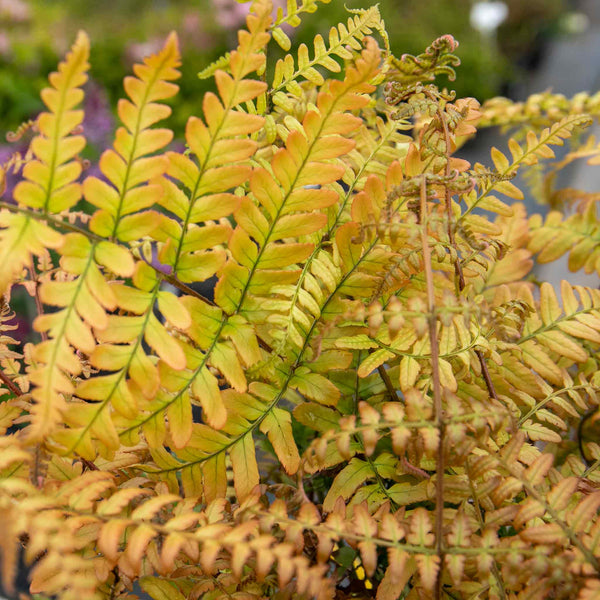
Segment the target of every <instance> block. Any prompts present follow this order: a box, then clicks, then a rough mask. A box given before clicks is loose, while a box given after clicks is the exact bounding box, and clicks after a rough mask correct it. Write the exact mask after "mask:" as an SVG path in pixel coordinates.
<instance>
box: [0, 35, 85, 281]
mask: <svg viewBox="0 0 600 600" xmlns="http://www.w3.org/2000/svg"><path fill="white" fill-rule="evenodd" d="M88 56H89V40H88V38H87V36H86V35H85V34H84V33H83V32H81V33H79V35H78V36H77V40H76V41H75V43H74V44H73V47H72V48H71V51H70V52H69V54H68V55H67V57H66V60H65V61H64V62H62V63H60V65H59V67H58V71H57V72H55V73H52V74H51V75H50V78H49V80H50V85H51V87H48V88H45V89H44V90H43V91H42V100H43V101H44V104H45V105H46V107H47V109H48V111H47V112H43V113H41V114H40V116H39V117H38V121H37V129H38V131H39V134H38V135H37V136H36V137H34V139H33V140H32V142H31V150H32V158H31V160H28V161H27V163H26V164H25V167H24V169H23V176H24V178H25V181H22V182H20V183H19V184H17V186H16V187H15V190H14V200H15V202H16V203H17V206H18V207H22V208H26V209H34V210H35V211H40V218H41V217H42V215H44V214H49V213H59V212H62V211H63V210H66V209H69V208H72V207H73V206H74V205H75V204H76V203H77V202H78V201H79V199H80V197H81V186H80V185H79V184H78V183H76V180H77V179H78V178H79V175H80V174H81V162H80V161H77V160H75V157H76V156H77V155H78V154H79V152H81V150H83V148H84V146H85V138H84V137H83V136H82V135H79V134H78V133H74V131H77V130H78V129H79V127H80V125H81V122H82V120H83V111H81V110H75V108H76V106H77V105H78V104H80V103H81V101H82V100H83V91H82V90H81V89H80V88H81V86H82V85H83V84H84V83H85V82H86V80H87V75H86V71H87V69H88V68H89V64H88V62H87V60H88ZM0 227H1V230H0V259H1V261H2V262H1V263H0V292H3V291H4V290H6V287H7V286H8V285H9V283H10V282H11V280H12V279H13V278H14V277H15V276H17V275H19V273H20V272H21V271H22V269H23V267H24V266H25V265H27V264H29V260H30V258H29V257H30V256H31V254H35V255H38V256H39V255H41V254H42V253H43V251H44V248H46V247H47V248H54V249H55V248H58V247H59V246H60V245H61V243H62V239H61V236H60V235H59V234H58V233H56V232H54V231H53V230H51V229H50V228H49V227H48V226H47V225H44V224H43V223H38V222H35V221H34V220H33V217H32V216H31V215H30V214H29V213H28V212H27V211H24V212H23V213H22V214H19V213H18V212H16V213H13V214H9V213H8V212H7V210H6V209H4V210H3V211H2V213H1V214H0Z"/></svg>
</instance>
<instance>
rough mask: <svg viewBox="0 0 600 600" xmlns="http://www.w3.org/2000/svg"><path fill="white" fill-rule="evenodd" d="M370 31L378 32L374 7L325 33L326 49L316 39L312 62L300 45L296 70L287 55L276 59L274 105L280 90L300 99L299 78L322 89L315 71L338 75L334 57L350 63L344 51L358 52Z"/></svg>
mask: <svg viewBox="0 0 600 600" xmlns="http://www.w3.org/2000/svg"><path fill="white" fill-rule="evenodd" d="M373 29H381V16H380V14H379V9H378V8H377V7H376V6H372V7H371V8H369V9H366V10H363V11H360V12H359V14H357V15H356V16H354V17H349V18H348V22H347V24H346V25H344V24H343V23H340V24H339V25H338V26H337V27H332V28H331V29H330V31H329V40H328V42H329V43H328V47H327V46H326V45H325V42H324V40H323V37H322V36H321V35H317V36H316V37H315V39H314V42H313V44H314V58H312V59H311V58H310V56H309V52H308V48H307V46H306V45H305V44H301V45H300V47H299V48H298V66H297V68H296V66H295V64H294V59H293V57H292V55H291V54H287V55H286V57H285V58H284V59H279V60H278V61H277V64H276V65H275V73H274V75H273V83H272V84H271V87H270V90H269V94H271V95H272V96H273V102H274V103H275V104H278V98H279V96H278V94H279V93H280V91H281V90H283V89H285V90H287V92H289V93H291V94H293V95H295V96H298V97H301V96H302V95H303V94H302V90H301V88H300V86H299V83H298V81H299V79H300V78H303V79H306V80H308V81H310V82H312V83H314V84H316V85H322V84H323V82H324V78H323V76H322V75H321V73H320V72H319V71H318V70H317V69H316V68H315V67H323V68H324V69H326V70H327V71H330V72H332V73H339V72H340V71H341V66H340V64H339V63H338V61H337V60H336V59H335V58H334V57H337V58H338V59H339V58H341V59H342V60H350V59H352V52H351V51H350V50H349V49H348V48H352V49H353V50H360V49H361V42H362V41H363V39H364V38H365V37H366V36H367V35H369V34H371V33H372V31H373Z"/></svg>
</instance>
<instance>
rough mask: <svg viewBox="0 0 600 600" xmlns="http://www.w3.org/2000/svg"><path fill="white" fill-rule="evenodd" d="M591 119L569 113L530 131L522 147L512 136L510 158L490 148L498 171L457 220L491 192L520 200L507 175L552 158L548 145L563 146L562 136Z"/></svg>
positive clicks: (510, 175) (589, 121) (462, 217)
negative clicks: (541, 129)
mask: <svg viewBox="0 0 600 600" xmlns="http://www.w3.org/2000/svg"><path fill="white" fill-rule="evenodd" d="M590 123H591V120H590V117H589V116H587V115H572V116H567V117H565V118H564V119H562V120H560V121H559V122H557V123H554V125H552V126H551V127H549V128H546V129H544V130H543V131H542V132H541V133H540V135H539V136H536V134H535V133H534V132H533V131H529V132H528V134H527V141H526V146H525V147H521V146H520V145H519V144H518V142H516V141H515V140H511V141H510V142H509V150H510V153H511V156H512V161H511V160H509V159H508V158H507V157H506V156H505V155H504V154H503V153H502V152H501V151H500V150H498V149H497V148H492V152H491V155H492V161H493V163H494V166H495V167H496V171H497V174H496V175H495V176H494V177H492V178H490V179H489V181H487V182H484V183H483V184H482V185H481V187H480V191H479V194H478V195H477V197H476V198H474V199H473V201H472V202H471V203H470V204H469V206H468V208H467V210H465V211H464V212H463V213H462V215H461V216H460V219H459V222H461V221H462V220H465V219H469V218H470V215H471V213H472V211H473V210H474V209H475V208H478V207H479V206H480V204H481V203H482V202H484V201H485V200H486V199H487V198H488V196H489V194H490V193H491V192H498V193H500V194H503V195H505V196H508V197H509V198H514V199H516V200H522V199H523V193H522V192H521V190H519V189H518V188H517V187H516V186H515V185H514V184H512V183H511V182H510V181H509V179H510V178H511V177H513V176H514V175H515V174H516V173H517V171H518V170H519V168H520V167H521V166H523V165H529V166H531V165H535V164H536V163H538V162H539V161H540V160H542V159H547V158H553V157H554V152H553V151H552V149H551V148H550V146H562V145H563V144H564V141H563V140H564V139H566V138H568V137H570V136H571V135H572V134H573V132H574V131H575V129H577V128H579V127H587V126H588V125H589V124H590Z"/></svg>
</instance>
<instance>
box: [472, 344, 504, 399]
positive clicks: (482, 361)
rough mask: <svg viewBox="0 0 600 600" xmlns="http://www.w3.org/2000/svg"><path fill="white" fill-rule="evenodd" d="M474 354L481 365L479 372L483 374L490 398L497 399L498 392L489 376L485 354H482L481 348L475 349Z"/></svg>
mask: <svg viewBox="0 0 600 600" xmlns="http://www.w3.org/2000/svg"><path fill="white" fill-rule="evenodd" d="M475 354H477V358H479V364H480V365H481V374H482V375H483V379H484V381H485V385H486V386H487V389H488V392H489V394H490V398H493V399H494V400H498V394H497V393H496V388H495V387H494V382H493V381H492V378H491V376H490V371H489V369H488V366H487V362H486V360H485V356H484V355H483V352H482V351H481V350H475Z"/></svg>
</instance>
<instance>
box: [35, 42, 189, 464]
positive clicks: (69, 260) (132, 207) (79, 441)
mask: <svg viewBox="0 0 600 600" xmlns="http://www.w3.org/2000/svg"><path fill="white" fill-rule="evenodd" d="M178 64H179V53H178V49H177V40H176V37H175V35H174V34H173V35H171V36H170V37H169V39H168V40H167V42H166V44H165V47H164V48H163V50H162V51H161V52H160V53H158V54H157V55H155V56H152V57H150V58H148V59H146V61H145V62H144V64H143V65H137V66H136V67H135V72H136V74H137V77H130V78H127V79H126V80H125V89H126V91H127V94H128V96H129V100H121V102H120V103H119V116H120V118H121V120H122V122H123V126H122V127H121V128H119V129H118V130H117V132H116V141H115V150H107V151H106V152H105V153H104V154H103V155H102V157H101V159H100V169H101V171H102V172H103V174H104V175H105V176H106V178H107V179H108V180H109V182H110V184H108V183H105V182H103V181H101V180H100V179H98V178H96V177H88V178H87V179H86V180H85V182H84V195H85V197H86V199H87V200H88V201H89V202H91V203H92V204H93V205H95V206H97V207H98V210H97V211H96V212H95V213H94V216H93V217H92V220H91V222H90V229H91V230H92V232H93V233H94V234H95V235H96V236H99V237H103V238H106V239H107V240H118V241H120V242H128V241H131V240H137V239H139V238H140V237H142V236H144V235H146V234H147V233H149V232H150V231H152V230H153V229H154V228H155V227H156V224H157V223H158V214H156V213H153V212H151V211H145V210H144V209H146V208H148V207H150V206H152V205H153V204H155V203H156V202H157V201H158V199H159V197H160V196H161V195H162V187H161V186H160V185H159V184H149V183H148V181H149V180H150V179H153V178H156V177H159V176H160V175H161V174H162V173H163V172H164V170H165V168H166V161H165V159H164V157H162V156H147V155H148V154H153V153H154V152H156V151H157V150H159V149H161V148H162V147H163V146H164V145H166V144H167V143H168V142H169V141H170V139H171V137H172V134H171V132H170V131H168V130H164V129H163V130H161V129H150V126H151V125H153V124H154V123H155V122H156V121H158V120H160V119H162V118H165V117H166V116H168V115H169V114H170V110H171V109H170V108H169V107H167V106H165V105H163V104H159V103H158V102H156V101H157V100H162V99H165V98H169V97H170V96H172V95H173V94H174V93H175V92H176V91H177V89H178V88H177V86H176V85H174V84H172V83H170V80H172V79H175V78H176V77H178V75H179V74H178V72H177V71H176V67H177V66H178ZM69 240H70V242H69V243H68V244H66V245H65V249H64V251H63V257H62V259H61V260H62V265H63V268H64V269H65V270H66V271H67V272H69V273H70V274H72V275H74V276H75V278H74V279H73V280H72V281H68V282H62V281H55V282H47V283H44V284H43V285H42V286H41V290H40V294H41V297H42V299H43V300H44V301H45V302H46V303H48V304H51V305H54V306H59V307H64V309H63V310H61V311H58V312H55V313H51V314H47V315H43V316H40V317H39V318H38V321H37V322H36V323H37V324H36V327H37V328H38V330H40V331H45V332H48V333H49V337H50V339H49V340H48V341H47V342H42V344H40V345H39V346H38V347H36V350H35V352H34V356H35V359H36V361H37V363H38V367H37V368H36V370H35V371H34V372H33V373H32V381H34V382H35V383H36V384H37V385H38V386H39V387H38V388H36V390H34V392H33V394H34V398H35V399H36V400H37V404H36V405H35V406H34V409H33V420H32V427H31V428H30V435H31V436H33V438H34V439H41V437H42V436H43V435H47V434H48V432H49V431H51V428H52V423H53V422H54V420H53V419H52V420H50V419H48V418H46V417H47V415H45V414H44V412H46V413H47V412H48V411H50V410H51V407H52V406H55V405H56V404H57V402H58V404H59V405H60V411H59V412H61V413H62V412H63V411H64V410H65V408H66V406H65V405H64V404H63V403H62V402H60V401H59V400H58V398H59V396H58V394H67V395H71V394H75V395H77V397H79V398H82V399H85V400H92V401H97V400H99V399H101V400H102V402H100V403H98V404H95V405H94V404H86V405H84V406H82V405H81V403H73V404H71V405H70V406H69V410H68V413H67V414H66V415H65V421H66V423H67V425H68V426H69V427H68V428H67V429H63V430H62V431H60V432H57V434H56V437H55V438H54V441H55V442H57V443H59V444H61V445H62V446H63V447H64V448H65V450H66V451H68V452H72V451H75V450H77V451H79V452H80V453H81V454H82V455H83V456H85V457H86V458H88V459H93V458H94V457H95V451H94V450H93V445H92V443H91V440H92V438H91V436H92V435H94V436H98V437H99V438H100V439H101V440H102V441H103V443H104V444H105V447H106V448H108V449H110V450H112V451H114V450H115V449H116V448H117V447H118V437H117V435H116V433H115V431H114V427H113V426H112V424H110V425H108V427H107V415H104V414H103V412H104V411H105V409H106V408H107V407H109V406H112V407H113V408H114V409H115V410H117V411H118V412H121V413H124V414H126V415H128V416H133V415H134V414H136V406H137V401H136V396H137V393H136V392H132V391H131V390H130V389H129V387H128V385H127V383H126V382H125V378H124V375H125V374H127V373H128V372H129V374H130V376H131V377H132V379H133V380H134V381H135V382H136V384H137V385H138V386H139V388H138V389H139V390H141V394H142V397H143V396H146V397H148V396H151V395H152V394H153V393H154V392H155V391H156V387H157V386H158V375H157V373H156V369H155V367H154V366H153V364H152V362H151V361H150V360H149V359H148V358H147V357H146V356H145V355H144V353H143V351H142V349H141V347H140V346H141V343H142V340H144V339H145V340H146V341H147V342H148V344H149V345H150V347H151V348H152V349H154V350H155V351H157V353H158V354H159V356H163V357H165V358H166V360H167V362H168V363H169V364H171V365H172V366H173V367H174V368H180V369H181V368H182V367H183V366H184V365H185V358H184V356H183V352H182V350H181V349H180V348H179V347H178V346H177V344H176V342H174V341H172V340H169V338H168V336H167V335H166V331H165V330H164V327H163V325H162V324H160V323H159V321H158V319H157V318H156V317H155V316H154V315H153V314H150V313H151V312H152V308H153V306H154V301H156V300H158V301H159V305H160V309H161V312H163V315H164V316H165V317H167V320H169V322H171V320H172V319H174V321H175V323H176V326H177V325H179V326H181V324H182V319H181V318H180V317H172V314H173V310H170V311H169V310H168V308H169V302H168V299H166V298H165V299H161V294H162V296H164V295H165V294H166V295H167V296H168V295H169V293H168V292H160V293H159V291H158V288H159V286H160V283H161V280H160V279H159V278H158V277H157V275H156V274H155V273H154V272H153V271H152V269H150V267H148V265H146V264H145V263H139V264H138V266H137V271H136V274H135V275H134V284H136V285H138V286H140V287H141V289H140V290H135V289H125V288H124V287H122V286H108V284H107V282H106V281H105V278H104V277H105V276H104V275H103V274H102V272H101V271H100V270H99V268H98V265H102V266H103V267H104V268H105V269H106V270H107V271H108V272H113V273H115V274H117V275H118V276H121V277H129V276H131V275H132V274H133V271H134V262H133V260H132V257H131V255H130V254H129V252H128V251H127V250H126V249H124V248H123V247H122V246H117V245H116V244H113V243H112V242H109V241H105V242H94V243H93V244H90V243H89V242H87V240H86V239H85V238H83V237H82V236H76V235H74V236H71V237H70V238H69ZM150 289H153V292H149V290H150ZM116 307H120V308H121V309H123V310H126V311H131V312H133V314H134V315H142V316H132V317H126V316H115V315H109V316H107V315H106V311H113V310H114V309H115V308H116ZM176 310H177V309H176ZM183 319H184V320H185V315H184V316H183ZM183 322H185V321H183ZM118 324H123V325H125V324H127V325H129V327H128V328H127V333H126V334H124V333H120V334H119V335H118V339H117V340H114V339H113V336H112V334H109V333H108V332H111V331H114V329H113V327H115V326H117V325H118ZM92 326H93V327H94V334H92V332H91V329H90V327H92ZM117 328H118V327H117ZM102 332H105V333H104V335H103V334H102ZM107 336H108V337H107ZM96 338H98V339H99V340H100V341H101V342H104V344H103V345H102V346H101V347H98V348H97V346H96ZM115 341H116V342H117V343H126V342H129V343H131V342H134V343H133V345H132V346H130V347H129V348H127V347H124V346H121V347H117V346H110V345H109V343H111V342H115ZM165 344H166V345H165ZM71 347H73V348H74V349H75V350H78V351H81V352H83V353H84V354H85V355H88V356H90V360H91V363H92V365H93V366H95V367H98V368H100V369H105V370H109V371H115V372H114V373H113V374H112V375H99V376H97V377H92V378H90V379H87V380H85V381H82V382H81V383H79V384H78V385H74V384H73V382H71V381H69V380H68V379H66V378H65V377H64V374H63V373H61V370H62V371H66V373H68V374H69V375H70V376H71V377H73V376H77V375H79V368H78V362H79V361H78V359H77V357H76V356H75V355H74V354H73V353H72V350H71ZM125 348H127V349H128V350H129V351H130V352H131V355H130V356H127V354H126V353H125V352H124V351H123V350H124V349H125ZM163 351H164V352H163ZM138 364H139V365H140V366H141V365H144V366H145V369H144V367H142V368H139V367H138V368H136V366H137V365H138ZM144 371H146V372H144ZM151 374H154V375H155V376H154V377H153V376H151ZM108 423H110V418H108ZM105 427H106V429H105Z"/></svg>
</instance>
